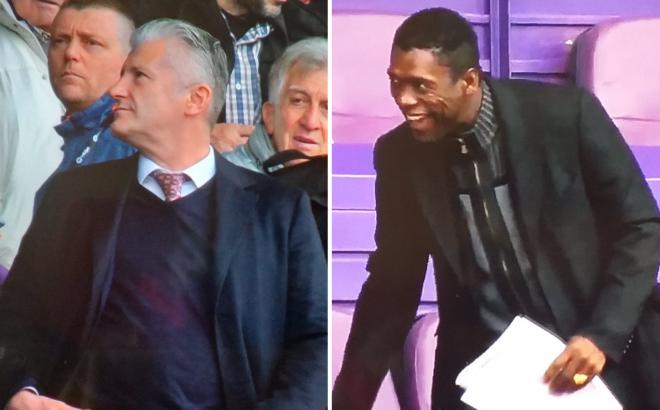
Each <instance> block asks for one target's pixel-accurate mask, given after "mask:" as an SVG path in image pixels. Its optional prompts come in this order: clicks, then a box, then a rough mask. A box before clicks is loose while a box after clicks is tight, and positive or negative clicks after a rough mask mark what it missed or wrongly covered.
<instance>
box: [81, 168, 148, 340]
mask: <svg viewBox="0 0 660 410" xmlns="http://www.w3.org/2000/svg"><path fill="white" fill-rule="evenodd" d="M137 163H138V155H133V156H132V157H130V158H128V159H126V160H124V166H123V167H117V168H116V173H114V174H112V175H110V174H109V175H108V180H106V181H103V183H105V184H106V185H105V188H104V189H101V190H100V192H101V193H100V195H99V196H98V197H95V198H94V199H93V202H92V203H93V207H94V208H93V209H92V211H91V212H92V213H93V215H94V228H93V232H92V257H93V271H92V289H91V299H90V304H89V306H90V309H89V311H88V313H87V318H86V320H85V337H87V336H88V335H89V332H91V331H92V329H93V325H94V321H95V320H96V318H97V317H98V315H99V314H100V312H101V311H102V310H103V306H104V305H105V301H106V299H107V296H108V292H109V290H110V284H111V282H112V273H113V270H114V269H113V266H114V256H115V245H116V242H117V232H118V231H119V224H120V222H121V216H122V213H123V210H124V204H125V203H126V197H127V195H128V191H129V189H130V186H131V184H132V181H131V178H133V179H134V178H136V175H137Z"/></svg>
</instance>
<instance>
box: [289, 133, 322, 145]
mask: <svg viewBox="0 0 660 410" xmlns="http://www.w3.org/2000/svg"><path fill="white" fill-rule="evenodd" d="M293 139H294V141H296V142H299V143H301V144H313V145H317V143H316V141H315V140H313V139H312V138H308V137H304V136H302V135H298V136H295V137H293Z"/></svg>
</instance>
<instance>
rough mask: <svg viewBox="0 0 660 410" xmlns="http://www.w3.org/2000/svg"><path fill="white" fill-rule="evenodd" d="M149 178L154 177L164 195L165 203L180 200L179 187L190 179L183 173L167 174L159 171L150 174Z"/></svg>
mask: <svg viewBox="0 0 660 410" xmlns="http://www.w3.org/2000/svg"><path fill="white" fill-rule="evenodd" d="M151 176H152V177H154V179H155V180H156V182H158V185H160V188H161V189H162V190H163V193H164V194H165V201H167V202H172V201H176V200H177V199H179V198H181V186H183V183H184V182H185V181H188V180H189V179H190V177H188V175H186V174H184V173H171V174H170V173H167V172H163V171H159V170H155V171H153V172H152V173H151Z"/></svg>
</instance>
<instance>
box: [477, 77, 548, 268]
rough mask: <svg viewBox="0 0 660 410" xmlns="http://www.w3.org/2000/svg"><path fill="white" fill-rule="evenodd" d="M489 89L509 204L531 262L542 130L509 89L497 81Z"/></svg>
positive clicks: (542, 158) (543, 165) (538, 203)
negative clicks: (527, 244) (518, 221)
mask: <svg viewBox="0 0 660 410" xmlns="http://www.w3.org/2000/svg"><path fill="white" fill-rule="evenodd" d="M489 85H490V86H491V88H492V91H493V98H494V100H495V107H496V110H497V115H498V120H499V124H500V129H501V134H502V135H503V145H504V154H505V156H506V160H507V171H508V175H509V176H510V179H509V181H510V184H509V189H510V192H511V197H512V201H513V203H514V206H515V207H516V210H517V211H518V212H520V215H521V216H522V223H523V227H522V229H523V230H524V232H525V233H526V239H528V240H530V241H531V245H532V247H531V248H530V251H533V252H534V255H530V256H531V257H532V258H531V259H534V258H533V256H535V254H536V250H537V248H538V242H537V238H538V230H539V217H540V211H541V204H542V198H543V194H544V191H543V190H544V186H545V184H544V182H545V169H546V161H545V156H544V155H543V145H542V143H541V137H542V134H543V129H541V128H540V127H539V126H537V125H535V124H537V122H536V121H535V118H534V117H533V116H532V114H529V113H526V111H525V107H524V106H523V104H521V103H520V101H519V98H518V97H517V96H516V95H514V94H513V93H512V92H511V89H510V88H508V87H506V86H504V85H503V84H501V83H499V82H497V81H491V82H489Z"/></svg>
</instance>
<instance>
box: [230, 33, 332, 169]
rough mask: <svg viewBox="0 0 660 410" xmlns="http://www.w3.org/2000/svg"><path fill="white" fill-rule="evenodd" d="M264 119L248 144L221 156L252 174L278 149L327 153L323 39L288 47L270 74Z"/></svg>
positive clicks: (307, 152) (309, 153) (326, 44)
mask: <svg viewBox="0 0 660 410" xmlns="http://www.w3.org/2000/svg"><path fill="white" fill-rule="evenodd" d="M268 86H269V87H268V90H269V93H268V95H269V97H268V98H269V99H268V101H266V102H265V103H264V105H263V108H262V118H263V123H260V124H258V125H257V126H256V127H255V130H254V132H253V133H252V135H251V136H250V138H249V139H248V140H247V143H246V144H244V145H241V146H239V147H238V148H236V149H235V150H234V151H232V152H228V153H226V154H224V155H225V158H227V159H228V160H229V161H231V162H233V163H234V164H236V165H240V166H242V167H244V168H248V169H251V170H253V171H256V172H261V173H263V172H264V169H263V163H264V161H266V160H267V159H269V158H271V157H272V156H273V155H275V154H276V153H277V152H281V151H285V150H297V151H299V152H301V153H302V154H304V155H306V156H309V157H314V156H322V155H327V154H328V43H327V40H326V39H324V38H318V37H316V38H310V39H306V40H301V41H299V42H297V43H295V44H293V45H291V46H289V47H288V48H287V49H286V51H285V52H284V54H282V56H281V57H280V58H279V59H278V60H277V61H276V62H275V64H274V65H273V68H272V69H271V72H270V77H269V82H268Z"/></svg>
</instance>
